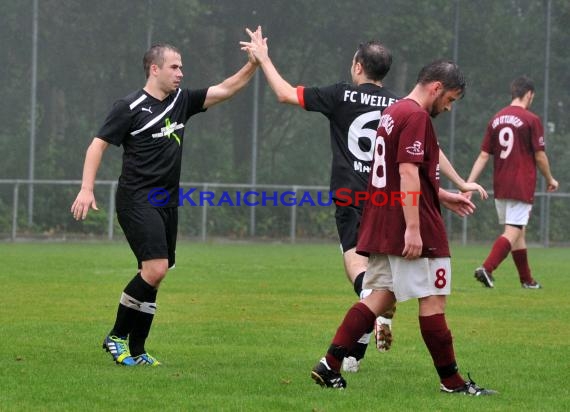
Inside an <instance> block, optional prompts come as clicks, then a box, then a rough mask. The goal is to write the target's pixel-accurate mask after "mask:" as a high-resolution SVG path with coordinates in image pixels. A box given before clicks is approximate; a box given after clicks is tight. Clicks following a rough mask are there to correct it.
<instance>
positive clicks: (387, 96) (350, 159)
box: [297, 83, 398, 197]
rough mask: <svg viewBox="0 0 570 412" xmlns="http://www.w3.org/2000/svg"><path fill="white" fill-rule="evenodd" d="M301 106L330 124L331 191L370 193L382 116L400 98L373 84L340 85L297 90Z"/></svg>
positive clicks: (299, 88)
mask: <svg viewBox="0 0 570 412" xmlns="http://www.w3.org/2000/svg"><path fill="white" fill-rule="evenodd" d="M297 95H298V97H299V103H300V105H301V106H302V107H303V108H305V109H306V110H308V111H314V112H320V113H322V114H324V115H325V116H326V117H327V118H328V119H329V122H330V136H331V149H332V156H333V159H332V164H331V181H330V188H331V191H332V192H333V197H334V196H335V195H334V193H336V191H337V190H338V189H350V190H351V191H352V192H356V191H366V188H367V185H368V175H369V173H370V167H371V163H372V155H373V152H374V142H375V140H376V131H377V130H378V123H379V121H380V114H381V112H382V111H383V110H384V109H385V108H386V107H388V106H389V105H391V104H392V103H394V102H395V101H396V100H397V99H398V97H397V96H396V95H395V94H394V93H392V92H391V91H389V90H387V89H385V88H383V87H380V86H377V85H375V84H372V83H365V84H361V85H359V86H355V85H350V84H348V83H337V84H333V85H331V86H327V87H311V88H308V87H307V88H304V87H302V86H299V87H298V88H297Z"/></svg>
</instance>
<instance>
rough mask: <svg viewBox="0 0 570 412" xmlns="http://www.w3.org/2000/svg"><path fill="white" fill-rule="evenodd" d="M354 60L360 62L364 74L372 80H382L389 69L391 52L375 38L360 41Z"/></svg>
mask: <svg viewBox="0 0 570 412" xmlns="http://www.w3.org/2000/svg"><path fill="white" fill-rule="evenodd" d="M354 61H355V62H357V63H360V64H361V65H362V68H363V69H364V73H366V76H367V77H368V78H369V79H371V80H374V81H382V79H384V77H386V74H388V72H389V71H390V66H391V65H392V52H390V50H388V48H387V47H386V46H384V45H383V44H382V43H380V42H379V41H377V40H370V41H369V42H366V43H360V44H359V45H358V49H356V54H355V55H354Z"/></svg>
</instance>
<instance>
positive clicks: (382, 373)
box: [0, 242, 570, 412]
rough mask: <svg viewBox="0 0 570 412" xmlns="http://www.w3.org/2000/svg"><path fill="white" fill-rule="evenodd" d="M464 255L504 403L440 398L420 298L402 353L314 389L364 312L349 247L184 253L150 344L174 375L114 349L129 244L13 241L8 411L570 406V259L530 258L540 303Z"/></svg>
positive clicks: (6, 350)
mask: <svg viewBox="0 0 570 412" xmlns="http://www.w3.org/2000/svg"><path fill="white" fill-rule="evenodd" d="M453 253H454V257H453V260H452V263H453V270H454V272H453V276H454V277H453V294H452V295H451V297H450V299H449V301H448V302H449V303H448V310H447V321H448V324H449V326H450V328H451V329H452V332H453V336H454V342H455V349H456V355H457V359H458V362H459V366H460V368H461V371H462V372H463V373H464V374H465V376H466V375H467V372H468V371H469V372H471V376H472V378H473V379H474V380H475V381H476V382H478V383H479V384H481V385H482V386H485V387H490V388H493V389H497V390H498V391H499V392H500V394H499V395H498V396H495V397H485V398H471V397H464V396H459V395H458V396H454V395H446V394H441V393H439V387H438V379H437V376H436V373H435V370H434V368H433V367H432V363H431V359H430V358H429V354H428V352H427V350H426V348H425V346H424V344H423V341H422V339H421V336H420V333H419V330H418V325H417V323H418V322H417V303H416V302H414V301H410V302H406V303H403V304H400V305H399V307H398V313H397V315H396V318H395V323H394V335H395V342H394V346H393V348H392V350H391V351H389V352H388V353H385V354H381V353H378V352H376V351H375V350H374V349H373V347H370V349H369V351H368V354H367V357H366V359H365V361H364V362H363V364H362V369H361V372H359V373H358V374H350V375H347V376H345V377H346V378H347V381H348V388H347V389H346V390H345V391H336V390H324V389H321V388H320V387H319V386H317V385H315V384H314V383H313V381H312V380H311V379H310V378H309V374H310V370H311V368H312V366H313V365H314V364H315V363H316V362H317V361H318V359H319V358H320V357H321V356H322V355H323V354H324V353H325V351H326V349H327V347H328V345H329V343H330V339H331V337H332V336H333V334H334V332H335V330H336V327H337V326H338V324H339V323H340V321H341V320H342V317H343V316H344V313H345V311H346V310H347V309H348V307H350V306H351V305H352V303H353V302H354V301H355V296H354V293H353V292H352V288H351V287H350V285H349V283H348V282H347V281H346V280H345V278H344V274H343V270H342V263H341V257H340V254H339V251H338V247H337V246H336V245H332V244H323V245H306V244H305V245H288V244H268V243H266V244H257V243H255V244H193V243H192V244H191V243H182V244H180V245H179V249H178V254H177V256H178V257H177V260H178V261H177V268H176V269H175V270H173V271H172V272H171V273H169V274H168V276H167V278H166V280H165V281H164V283H163V285H162V287H161V291H160V293H159V295H158V308H159V309H158V311H157V316H156V318H155V322H154V327H153V330H152V332H151V336H150V338H149V341H148V343H147V349H148V350H149V351H150V352H151V353H152V354H153V355H155V356H156V357H157V358H159V359H160V360H161V361H162V362H163V364H164V365H163V366H162V367H160V368H140V367H139V368H124V367H119V366H116V365H114V364H113V363H112V361H111V358H110V356H109V355H108V354H106V353H104V351H103V350H102V349H101V346H100V345H101V341H102V339H103V337H104V335H105V334H106V332H107V331H108V330H109V329H110V327H111V326H112V322H113V320H114V315H115V310H116V306H117V303H118V299H119V296H120V293H121V291H122V288H123V287H124V285H125V283H126V282H127V281H128V280H129V279H130V278H131V277H132V276H133V275H134V273H135V264H134V258H133V257H132V255H131V252H130V250H129V249H128V246H127V245H126V242H125V243H122V242H120V243H103V244H100V243H96V244H68V243H58V244H41V243H34V244H7V243H5V244H1V245H0V256H1V263H2V265H1V269H0V270H1V271H0V284H1V285H2V303H1V309H0V320H1V322H0V337H1V339H0V356H1V367H0V410H2V411H36V410H39V411H67V410H69V411H77V410H81V411H91V410H122V411H158V410H160V411H319V412H321V411H358V412H363V411H381V410H387V411H408V410H413V411H424V410H425V411H459V410H468V411H567V410H569V409H570V393H569V389H568V387H569V385H568V378H569V377H570V373H569V371H570V350H569V349H570V346H569V342H570V332H569V328H568V326H569V324H570V304H569V298H568V296H570V282H568V257H567V256H568V249H531V250H530V251H529V254H530V259H531V266H532V267H533V272H534V274H535V275H536V277H537V279H539V280H540V281H541V283H543V286H544V289H542V290H538V291H535V290H533V291H530V290H523V289H521V288H520V286H519V284H518V280H517V276H516V272H515V269H514V265H513V263H512V261H511V260H510V259H509V260H507V261H506V262H505V263H504V264H503V266H502V267H501V268H500V269H499V271H497V272H496V273H495V274H496V279H497V281H496V288H495V289H492V290H489V289H484V288H483V287H481V286H480V285H479V284H478V283H477V282H476V281H475V280H474V279H473V276H472V272H473V269H474V268H475V267H476V266H477V265H478V264H479V263H480V262H481V261H482V259H483V258H484V257H485V255H486V253H487V247H465V248H463V247H454V248H453Z"/></svg>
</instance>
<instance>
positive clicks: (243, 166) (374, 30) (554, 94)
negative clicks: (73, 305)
mask: <svg viewBox="0 0 570 412" xmlns="http://www.w3.org/2000/svg"><path fill="white" fill-rule="evenodd" d="M32 4H33V3H32V0H27V1H19V2H10V1H2V6H1V8H2V13H1V14H0V39H2V40H1V42H2V51H3V53H2V54H3V59H2V60H3V65H2V70H0V84H1V85H2V86H1V88H2V97H3V105H2V108H1V110H0V121H1V124H2V125H3V127H2V128H1V129H0V153H2V161H1V162H0V179H26V178H28V163H29V162H28V159H29V151H30V137H29V136H30V107H31V99H30V80H31V67H32V66H31V55H32V52H31V50H32V12H31V10H32ZM548 4H549V2H548V1H546V0H544V1H543V0H500V1H492V0H481V1H477V2H472V1H466V0H456V1H451V0H432V1H430V2H418V1H413V0H392V1H391V0H374V1H370V0H351V1H349V2H340V3H339V2H330V1H328V0H208V1H200V0H162V1H161V0H122V1H115V0H99V1H96V2H93V1H87V0H39V15H38V16H39V18H38V29H39V31H38V60H37V61H38V71H37V106H36V107H37V123H36V125H37V138H36V149H35V160H36V161H35V178H36V179H80V178H81V172H82V166H83V160H84V154H85V150H86V148H87V146H88V145H89V143H90V141H91V139H92V137H93V136H94V135H95V134H96V132H97V130H98V129H99V127H100V125H101V124H102V121H103V119H104V117H105V115H106V114H107V112H108V111H109V109H110V107H111V105H112V103H113V102H114V101H115V100H116V99H118V98H120V97H122V96H124V95H126V94H128V93H130V92H131V91H133V90H135V89H137V88H140V87H142V86H143V85H144V81H145V78H144V73H143V70H142V55H143V53H144V51H145V50H146V49H147V48H148V45H149V44H150V43H156V42H168V43H171V44H173V45H175V46H177V47H178V48H179V49H180V50H181V52H182V58H183V64H184V69H183V71H184V75H185V77H184V82H183V87H190V88H200V87H206V86H209V85H212V84H216V83H218V82H220V81H222V80H223V79H224V78H226V77H227V76H229V75H231V74H233V73H234V72H235V71H237V70H238V69H239V68H240V67H241V66H242V65H243V64H244V62H245V61H246V55H245V53H244V52H242V51H241V50H240V47H239V41H240V40H247V35H246V34H245V32H244V29H245V27H249V28H252V29H254V28H255V27H256V26H257V25H262V26H263V30H264V35H265V36H267V37H268V38H269V51H270V55H271V57H272V59H273V61H274V63H275V65H276V67H277V68H278V70H280V72H281V73H282V75H283V76H284V78H285V79H287V80H288V81H290V82H291V84H293V85H297V84H302V85H305V86H320V85H328V84H331V83H334V82H337V81H350V74H349V68H350V64H351V59H352V56H353V54H354V51H355V49H356V47H357V45H358V44H359V43H360V42H364V41H366V40H369V39H379V40H381V41H382V42H384V43H385V44H386V45H387V46H388V47H389V48H390V49H391V50H392V52H393V55H394V62H393V65H392V69H391V71H390V73H389V74H388V76H387V78H386V79H385V85H386V87H388V88H390V89H392V90H393V91H395V92H396V93H398V94H400V95H405V94H406V92H407V91H409V90H410V89H411V87H412V86H413V85H414V83H415V80H416V75H417V72H418V71H419V69H420V68H421V66H423V65H424V64H426V63H428V62H429V61H432V60H434V59H436V58H449V59H451V58H453V57H454V42H455V43H456V44H457V61H458V63H459V65H460V66H461V67H462V69H463V71H464V73H465V74H466V76H467V79H468V86H467V91H466V95H465V97H464V99H462V100H461V101H460V102H458V103H457V105H456V106H455V107H454V110H455V111H456V113H455V114H454V120H453V121H454V123H455V125H454V130H455V137H454V140H453V144H452V143H451V139H450V133H451V130H452V128H451V115H450V114H444V115H442V116H440V117H439V118H438V119H436V121H435V123H436V127H437V131H438V134H439V138H440V143H441V145H442V147H443V148H444V150H445V151H446V152H447V153H448V156H449V157H451V158H452V159H453V162H454V164H455V166H456V168H457V170H458V171H459V172H460V174H462V175H463V176H465V177H466V176H467V174H468V173H469V171H470V169H471V165H472V163H473V161H474V159H475V157H476V156H477V154H478V152H479V146H480V142H481V139H482V136H483V133H484V129H485V127H486V123H487V121H488V120H489V118H490V116H492V115H493V114H494V113H495V112H496V111H497V110H498V109H500V108H501V107H503V106H505V105H507V104H508V103H509V102H510V93H509V84H510V82H511V80H512V79H513V78H514V77H517V76H519V75H521V74H526V75H528V76H530V77H531V78H533V79H534V81H535V83H536V87H537V90H536V97H535V100H534V105H533V107H532V110H533V111H534V112H535V113H537V114H539V115H540V116H541V117H543V120H545V119H544V117H545V115H546V117H547V118H546V120H547V124H545V128H546V129H547V130H548V132H547V145H548V146H547V153H548V155H549V158H550V160H551V165H552V168H553V172H554V175H555V177H556V178H557V179H558V180H559V182H560V184H561V185H560V191H562V192H568V188H569V186H568V183H567V182H568V178H569V177H570V176H569V174H570V169H569V168H568V167H567V166H566V164H565V162H566V161H567V159H568V158H569V155H570V149H569V145H568V144H567V141H568V137H570V136H569V135H570V119H569V117H568V114H567V106H568V105H570V99H569V97H568V90H570V74H569V72H568V69H567V68H568V67H569V66H570V53H568V44H569V40H570V39H569V35H568V33H569V32H568V27H570V2H568V1H565V0H551V1H550V5H551V10H552V12H551V24H550V27H549V31H550V36H551V37H550V39H551V40H550V41H551V44H550V59H549V67H548V75H549V79H548V80H549V88H548V91H546V90H545V87H544V86H545V80H546V79H545V62H546V60H545V59H546V57H547V51H546V48H545V45H546V36H547V5H548ZM456 22H457V23H458V26H457V30H456V27H455V24H456ZM260 74H261V76H260V78H259V95H258V98H259V117H258V119H259V123H258V131H259V132H258V136H259V147H258V157H257V183H259V184H262V183H265V184H286V185H328V182H329V174H330V159H331V153H330V142H329V133H328V122H327V120H326V118H324V117H323V116H321V115H319V114H315V113H308V112H305V111H304V110H302V109H299V108H297V107H290V106H287V105H280V104H279V103H278V102H277V101H276V99H275V97H274V95H273V94H272V92H271V90H270V88H269V87H268V86H267V84H266V82H265V79H264V77H263V75H262V73H260ZM545 93H548V100H547V104H546V103H545ZM253 102H254V87H252V84H250V85H249V86H248V87H247V89H245V90H244V91H243V92H242V93H241V94H239V95H238V96H236V97H235V98H234V99H232V100H230V101H228V102H225V103H223V104H221V105H219V106H215V107H213V108H211V109H209V110H208V111H207V112H206V113H204V114H200V115H198V116H195V117H193V118H192V119H190V121H189V123H188V124H187V127H188V129H187V131H186V139H185V145H184V160H183V170H182V181H192V182H223V183H247V182H249V181H250V178H251V177H250V176H251V165H252V158H251V156H252V155H251V153H252V150H251V141H252V127H253V120H252V119H253V116H252V112H253ZM450 151H451V152H450ZM120 165H121V150H120V149H117V148H110V150H108V151H107V153H106V155H105V158H104V160H103V164H102V166H101V168H100V170H99V174H98V179H104V180H116V179H117V177H118V175H119V173H120ZM481 183H482V184H484V185H485V186H486V187H487V188H488V189H492V187H491V185H490V168H488V170H486V172H485V174H484V176H483V178H482V180H481ZM444 185H445V183H444ZM538 187H539V188H540V185H539V186H538ZM11 190H12V189H11V188H10V187H8V186H6V185H0V232H5V231H8V230H9V229H8V227H9V224H10V219H11V218H10V216H11V212H12V200H11V196H12V192H11ZM77 190H78V187H70V188H66V189H65V190H62V191H57V193H56V192H55V191H54V190H52V189H43V190H42V189H38V193H37V198H36V199H35V203H36V204H37V205H38V206H37V210H36V212H35V213H36V214H37V216H36V217H35V218H34V221H35V222H36V223H35V224H34V227H31V228H28V230H30V231H32V232H33V231H37V232H46V233H49V232H50V231H55V232H57V231H61V230H62V227H63V228H64V229H63V230H69V231H87V232H89V231H94V232H97V230H99V229H97V227H98V225H97V222H98V219H99V220H102V221H104V219H105V213H106V211H103V212H102V213H101V214H100V215H99V216H93V217H92V218H91V219H93V220H91V221H90V222H91V225H90V223H89V222H86V224H84V225H82V226H79V225H77V224H76V223H74V222H73V221H72V219H70V216H68V215H69V213H68V209H69V206H70V204H71V202H72V201H73V199H74V197H75V194H76V193H77ZM96 196H97V197H98V199H105V196H106V194H105V193H100V191H99V193H98V192H97V191H96ZM25 197H26V196H25V193H22V195H21V202H20V205H21V206H20V207H21V208H22V213H21V214H20V215H21V218H22V219H23V220H22V222H21V223H20V226H25V221H24V219H25V213H26V211H25ZM103 203H104V202H103ZM538 206H539V205H538ZM551 207H552V209H551V212H552V215H553V216H557V218H556V219H557V220H556V222H559V223H555V224H553V225H552V228H551V233H550V236H551V237H552V239H554V240H560V241H564V240H567V239H568V237H567V233H568V232H569V229H570V227H568V226H569V225H570V223H567V222H569V221H570V219H567V217H570V216H568V215H569V214H570V212H569V211H568V210H569V209H570V208H568V200H567V199H566V200H565V201H556V202H555V201H553V204H552V205H551ZM329 209H330V208H329ZM536 209H537V207H535V210H536ZM216 213H218V214H220V215H221V217H222V218H220V219H218V220H216V223H212V225H215V226H216V227H213V228H212V230H214V232H215V233H218V232H219V233H220V234H226V235H230V236H237V237H241V236H244V235H245V233H246V232H247V230H246V228H247V217H246V216H244V217H243V218H242V217H239V218H238V217H237V215H235V212H234V211H231V210H230V211H220V210H217V211H216ZM283 213H288V212H287V211H284V212H283ZM312 213H313V215H314V216H312V217H311V219H310V222H309V221H308V222H307V227H301V229H300V230H302V231H305V232H306V234H307V236H315V237H319V236H325V237H327V236H334V223H333V220H332V217H331V216H332V214H331V212H330V210H326V211H319V212H312ZM224 214H226V215H225V216H224ZM269 214H271V212H269ZM319 214H320V215H319ZM482 217H484V218H479V219H478V220H477V224H476V225H475V226H474V227H473V228H472V229H471V230H472V233H473V238H474V239H478V238H488V237H493V236H494V235H495V234H496V230H497V228H496V220H495V217H494V211H493V210H492V207H490V208H488V210H487V211H486V212H485V211H484V212H483V214H482ZM552 219H553V218H551V221H552ZM224 221H225V223H223V222H224ZM271 222H272V220H271V219H270V220H269V221H266V222H265V223H262V222H261V223H260V224H261V225H262V226H264V225H265V226H267V228H266V229H264V230H265V231H262V234H267V235H268V236H270V235H272V234H273V233H274V232H275V231H274V228H273V229H272V226H273V224H274V223H271ZM531 222H532V221H531ZM99 223H100V222H99ZM533 224H534V223H533ZM455 226H457V225H455ZM310 227H312V229H311V228H310ZM195 232H196V230H195V229H192V228H189V229H188V230H187V231H186V233H187V234H189V235H192V234H195ZM489 232H491V233H489ZM275 233H277V232H275ZM536 236H538V235H536Z"/></svg>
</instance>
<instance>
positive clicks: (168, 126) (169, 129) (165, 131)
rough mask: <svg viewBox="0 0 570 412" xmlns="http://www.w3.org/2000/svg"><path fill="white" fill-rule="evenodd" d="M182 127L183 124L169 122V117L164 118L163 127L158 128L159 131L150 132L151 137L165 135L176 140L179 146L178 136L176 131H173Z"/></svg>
mask: <svg viewBox="0 0 570 412" xmlns="http://www.w3.org/2000/svg"><path fill="white" fill-rule="evenodd" d="M183 127H184V124H181V123H177V122H174V123H170V118H168V117H167V118H166V119H164V127H161V128H160V132H159V133H153V134H152V138H153V139H156V138H158V137H163V136H164V137H167V138H168V139H171V138H172V139H175V140H176V142H177V143H178V145H179V146H180V136H178V135H177V134H176V133H174V132H175V131H176V130H178V129H182V128H183Z"/></svg>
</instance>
